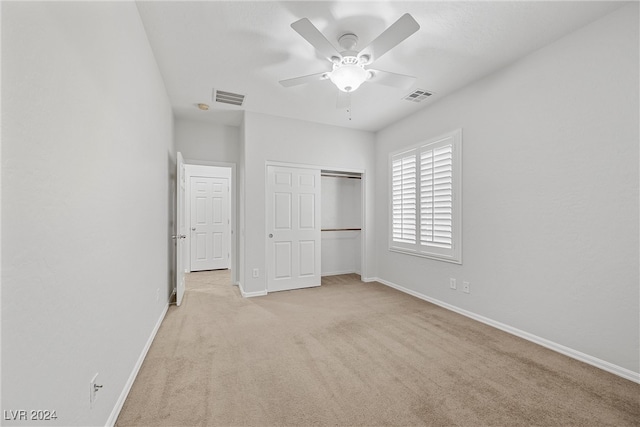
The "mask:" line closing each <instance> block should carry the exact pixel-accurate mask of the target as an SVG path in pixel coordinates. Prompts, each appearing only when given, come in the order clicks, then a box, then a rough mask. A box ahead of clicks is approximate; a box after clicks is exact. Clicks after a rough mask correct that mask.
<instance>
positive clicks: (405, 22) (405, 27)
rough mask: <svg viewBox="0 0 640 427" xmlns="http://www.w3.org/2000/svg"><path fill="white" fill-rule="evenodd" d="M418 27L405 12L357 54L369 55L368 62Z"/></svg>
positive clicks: (398, 42)
mask: <svg viewBox="0 0 640 427" xmlns="http://www.w3.org/2000/svg"><path fill="white" fill-rule="evenodd" d="M419 29H420V25H419V24H418V23H417V22H416V20H415V19H413V17H412V16H411V15H409V14H408V13H405V14H404V15H402V16H401V17H400V19H398V20H397V21H396V22H394V23H393V24H391V26H390V27H389V28H387V29H386V30H384V32H383V33H382V34H380V35H379V36H378V37H377V38H376V39H375V40H373V41H372V42H371V43H369V45H368V46H367V47H365V48H364V49H362V50H361V51H360V53H359V54H358V56H359V57H361V56H363V55H367V56H369V61H368V63H369V64H370V63H372V62H373V61H375V60H376V59H378V58H380V57H381V56H382V55H384V54H385V53H387V52H388V51H389V50H391V49H392V48H394V47H396V46H397V45H398V44H400V42H402V41H403V40H404V39H406V38H407V37H409V36H410V35H411V34H413V33H415V32H416V31H418V30H419Z"/></svg>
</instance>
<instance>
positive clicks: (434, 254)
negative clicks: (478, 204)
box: [387, 129, 462, 264]
mask: <svg viewBox="0 0 640 427" xmlns="http://www.w3.org/2000/svg"><path fill="white" fill-rule="evenodd" d="M449 145H451V147H452V153H451V193H452V194H451V195H452V200H451V202H450V203H451V213H450V219H451V243H450V246H451V247H446V246H447V244H446V243H445V244H437V243H425V242H421V237H422V236H421V234H422V231H423V230H422V229H423V227H422V211H421V210H422V205H423V201H422V194H423V191H422V186H423V184H422V182H423V181H424V180H425V178H423V177H422V176H421V175H422V170H421V168H422V153H423V152H426V151H432V150H435V149H438V148H440V147H446V146H449ZM411 156H414V160H413V162H415V165H416V166H415V176H414V177H413V178H414V180H415V190H414V192H415V203H414V204H415V206H414V210H415V214H414V217H413V218H409V220H408V222H409V223H411V221H412V220H413V221H415V238H414V241H413V242H410V241H409V240H410V239H398V240H394V231H396V234H398V232H397V231H398V228H397V227H394V225H395V224H394V197H395V200H396V201H397V200H399V199H398V197H401V196H402V194H404V193H402V190H400V191H401V193H400V194H397V193H396V194H394V177H395V178H396V187H397V186H398V182H404V181H406V180H409V182H410V181H411V177H409V176H406V175H397V174H396V175H394V163H397V162H398V161H399V160H400V159H405V160H406V159H408V158H409V157H411ZM411 162H412V161H409V163H411ZM387 170H388V172H389V177H388V185H389V197H388V203H389V221H388V227H389V229H388V233H389V238H388V240H389V251H392V252H398V253H404V254H408V255H414V256H419V257H424V258H430V259H434V260H438V261H445V262H451V263H455V264H462V129H456V130H454V131H451V132H448V133H446V134H443V135H440V136H438V137H436V138H430V139H428V140H425V141H422V142H419V143H417V144H413V145H411V146H407V147H403V148H401V149H399V150H396V151H393V152H391V153H389V164H388V169H387ZM398 179H400V181H398ZM409 191H411V189H409ZM403 200H404V199H403ZM425 200H427V198H426V197H425ZM425 203H426V202H425ZM402 206H404V205H402ZM395 207H396V209H398V208H399V205H398V204H397V203H396V204H395ZM408 210H409V211H411V204H410V203H409V208H408ZM404 222H405V221H403V222H402V223H404ZM394 228H395V230H394ZM400 240H402V241H400Z"/></svg>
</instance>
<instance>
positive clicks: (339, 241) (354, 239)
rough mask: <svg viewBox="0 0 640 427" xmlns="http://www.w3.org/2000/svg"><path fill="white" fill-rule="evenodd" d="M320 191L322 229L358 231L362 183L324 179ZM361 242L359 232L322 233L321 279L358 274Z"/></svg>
mask: <svg viewBox="0 0 640 427" xmlns="http://www.w3.org/2000/svg"><path fill="white" fill-rule="evenodd" d="M321 190H322V196H321V201H322V229H331V228H361V224H362V185H361V180H359V179H354V178H344V177H341V178H336V177H331V176H323V177H322V188H321ZM360 241H361V239H360V231H323V232H322V275H323V276H329V275H334V274H345V273H360V264H361V260H360V254H361V247H360Z"/></svg>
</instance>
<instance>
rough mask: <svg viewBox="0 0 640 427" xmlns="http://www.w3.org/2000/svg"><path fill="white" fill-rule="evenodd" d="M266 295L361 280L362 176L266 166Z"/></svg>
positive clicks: (325, 169) (362, 250) (323, 170)
mask: <svg viewBox="0 0 640 427" xmlns="http://www.w3.org/2000/svg"><path fill="white" fill-rule="evenodd" d="M266 166H267V167H266V185H265V201H266V203H265V226H266V227H265V228H266V236H265V253H266V274H267V283H266V285H267V286H266V288H267V289H266V290H267V292H273V291H281V290H291V289H300V288H307V287H312V286H320V285H321V277H322V276H331V275H338V274H350V273H356V274H359V275H361V274H362V271H363V267H362V265H363V260H364V259H365V247H366V246H365V242H364V227H363V224H364V223H365V222H364V216H365V215H364V209H363V206H365V203H364V179H363V178H364V173H363V172H360V171H344V170H338V169H332V168H320V167H314V166H308V165H298V164H284V163H275V162H273V163H271V162H267V165H266Z"/></svg>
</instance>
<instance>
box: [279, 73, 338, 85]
mask: <svg viewBox="0 0 640 427" xmlns="http://www.w3.org/2000/svg"><path fill="white" fill-rule="evenodd" d="M326 78H327V72H323V73H315V74H309V75H308V76H300V77H294V78H292V79H285V80H280V84H281V85H282V86H284V87H291V86H297V85H303V84H306V83H313V82H319V81H320V80H326Z"/></svg>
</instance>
